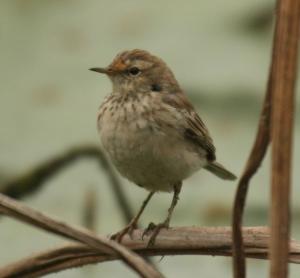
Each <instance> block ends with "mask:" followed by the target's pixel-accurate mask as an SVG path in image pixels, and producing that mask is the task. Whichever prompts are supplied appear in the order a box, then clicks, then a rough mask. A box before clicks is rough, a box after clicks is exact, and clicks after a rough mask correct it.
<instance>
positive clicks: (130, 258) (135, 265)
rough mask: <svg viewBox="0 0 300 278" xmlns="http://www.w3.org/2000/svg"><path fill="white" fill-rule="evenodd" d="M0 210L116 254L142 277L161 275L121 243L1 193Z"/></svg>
mask: <svg viewBox="0 0 300 278" xmlns="http://www.w3.org/2000/svg"><path fill="white" fill-rule="evenodd" d="M0 212H1V213H3V214H5V215H8V216H11V217H13V218H16V219H18V220H20V221H23V222H25V223H29V224H31V225H33V226H36V227H38V228H41V229H43V230H45V231H48V232H51V233H54V234H57V235H60V236H63V237H66V238H68V239H71V240H75V241H79V242H81V243H84V244H86V245H88V246H89V247H91V248H92V249H93V250H97V251H100V252H103V253H105V254H110V255H115V256H118V257H120V258H121V259H122V260H123V261H124V262H125V263H126V264H128V265H129V266H130V267H131V268H132V269H133V270H135V271H136V272H137V273H139V274H140V275H141V276H142V277H162V275H161V274H160V273H159V272H158V271H156V270H155V269H154V268H153V267H152V266H151V265H149V264H148V263H146V262H145V261H144V260H143V259H142V258H141V257H140V256H138V255H137V254H135V253H133V252H132V251H130V250H128V249H127V248H125V247H123V246H122V245H120V244H118V243H116V242H114V241H111V240H109V239H107V238H105V237H103V236H96V235H95V234H94V233H92V232H90V231H87V230H84V229H81V228H80V229H79V228H76V227H73V226H71V225H68V224H65V223H63V222H61V221H58V220H55V219H53V218H50V217H48V216H46V215H45V214H42V213H40V212H38V211H36V210H33V209H31V208H29V207H27V206H26V205H24V204H22V203H20V202H17V201H15V200H13V199H11V198H9V197H7V196H5V195H3V194H0Z"/></svg>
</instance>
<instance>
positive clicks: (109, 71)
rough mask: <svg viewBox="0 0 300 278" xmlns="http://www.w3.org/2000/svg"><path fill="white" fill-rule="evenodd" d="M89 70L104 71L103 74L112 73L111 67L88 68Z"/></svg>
mask: <svg viewBox="0 0 300 278" xmlns="http://www.w3.org/2000/svg"><path fill="white" fill-rule="evenodd" d="M89 70H91V71H95V72H99V73H104V74H108V75H109V74H112V72H113V71H112V70H111V68H90V69H89Z"/></svg>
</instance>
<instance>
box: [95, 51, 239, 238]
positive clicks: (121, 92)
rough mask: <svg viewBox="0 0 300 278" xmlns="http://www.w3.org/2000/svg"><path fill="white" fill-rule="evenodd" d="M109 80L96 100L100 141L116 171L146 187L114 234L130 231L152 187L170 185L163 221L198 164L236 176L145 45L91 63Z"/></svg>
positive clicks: (166, 188) (168, 73)
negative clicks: (103, 63)
mask: <svg viewBox="0 0 300 278" xmlns="http://www.w3.org/2000/svg"><path fill="white" fill-rule="evenodd" d="M91 70H93V71H96V72H100V73H104V74H106V75H107V76H108V77H109V78H110V79H111V81H112V85H113V92H112V94H110V95H109V96H108V97H107V98H106V100H105V101H104V102H103V104H102V105H101V106H100V109H99V114H98V129H99V132H100V138H101V142H102V144H103V147H104V149H105V150H106V151H107V153H108V155H109V156H110V158H111V160H112V162H113V163H114V165H115V166H116V168H117V169H118V170H119V172H120V173H121V174H122V175H123V176H124V177H126V178H128V179H129V180H131V181H133V182H134V183H136V184H138V185H139V186H141V187H144V188H145V189H148V190H149V191H150V194H149V196H148V198H147V200H146V202H145V203H144V205H143V206H142V208H141V210H140V212H139V214H138V215H137V217H135V218H134V219H133V220H132V222H131V223H130V224H129V225H128V226H127V227H125V229H123V230H122V231H121V232H120V233H118V234H117V235H116V236H115V237H117V238H118V239H119V240H120V239H121V238H122V236H123V235H124V234H125V233H126V232H128V231H131V230H132V229H133V228H134V227H135V225H136V223H137V220H138V218H139V216H140V214H141V213H142V211H143V209H144V207H145V206H146V204H147V202H148V201H149V200H150V198H151V197H152V195H153V193H154V192H156V191H174V196H173V200H172V204H171V207H170V209H169V214H168V217H167V219H166V220H165V221H164V222H163V223H161V224H159V225H157V226H156V227H155V229H154V232H153V234H152V237H151V239H150V243H153V242H154V239H155V236H156V235H157V233H158V231H159V229H160V228H162V227H168V225H169V221H170V218H171V214H172V211H173V209H174V207H175V205H176V203H177V200H178V195H179V192H180V189H181V184H182V181H183V180H184V179H186V178H187V177H189V176H190V175H192V174H193V173H194V172H196V171H198V170H199V169H201V168H205V169H207V170H208V171H210V172H212V173H213V174H215V175H217V176H219V177H221V178H223V179H228V180H233V179H235V176H234V175H233V174H232V173H231V172H229V171H228V170H226V169H225V168H224V167H223V166H222V165H221V164H219V163H217V162H216V149H215V147H214V144H213V140H212V138H211V136H210V134H209V132H208V129H207V128H206V126H205V124H204V123H203V121H202V120H201V118H200V117H199V116H198V114H197V113H196V111H195V109H194V107H193V106H192V104H191V103H190V102H189V100H188V99H187V97H186V95H185V93H184V92H183V90H182V89H181V88H180V86H179V84H178V82H177V81H176V79H175V77H174V75H173V73H172V71H171V70H170V69H169V68H168V66H167V65H166V64H165V62H163V61H162V60H161V59H160V58H158V57H156V56H153V55H151V54H150V53H149V52H147V51H144V50H139V49H135V50H131V51H124V52H122V53H120V54H119V55H117V56H116V58H115V59H114V60H113V62H112V63H111V64H110V65H109V66H108V67H106V68H93V69H91Z"/></svg>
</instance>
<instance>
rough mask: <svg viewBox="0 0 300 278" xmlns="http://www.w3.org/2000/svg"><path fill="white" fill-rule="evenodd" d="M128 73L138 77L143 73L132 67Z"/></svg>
mask: <svg viewBox="0 0 300 278" xmlns="http://www.w3.org/2000/svg"><path fill="white" fill-rule="evenodd" d="M128 72H129V73H130V75H138V74H139V73H140V72H141V71H140V69H139V68H137V67H132V68H130V69H129V70H128Z"/></svg>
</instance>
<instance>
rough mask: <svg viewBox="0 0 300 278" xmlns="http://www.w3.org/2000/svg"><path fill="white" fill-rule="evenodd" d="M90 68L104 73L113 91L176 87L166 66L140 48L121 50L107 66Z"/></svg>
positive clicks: (139, 90)
mask: <svg viewBox="0 0 300 278" xmlns="http://www.w3.org/2000/svg"><path fill="white" fill-rule="evenodd" d="M90 70H92V71H95V72H99V73H104V74H106V75H107V76H108V77H109V78H110V79H111V81H112V84H113V92H115V93H137V92H150V91H156V92H163V91H170V89H172V88H174V89H175V88H177V87H178V84H177V81H176V79H175V78H174V75H173V73H172V72H171V70H170V69H169V68H168V66H167V65H166V64H165V63H164V62H163V61H162V60H161V59H160V58H158V57H156V56H154V55H152V54H150V53H149V52H147V51H145V50H140V49H134V50H130V51H124V52H121V53H120V54H118V55H117V56H116V57H115V59H114V60H113V61H112V63H111V64H110V65H109V66H108V67H105V68H91V69H90Z"/></svg>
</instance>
